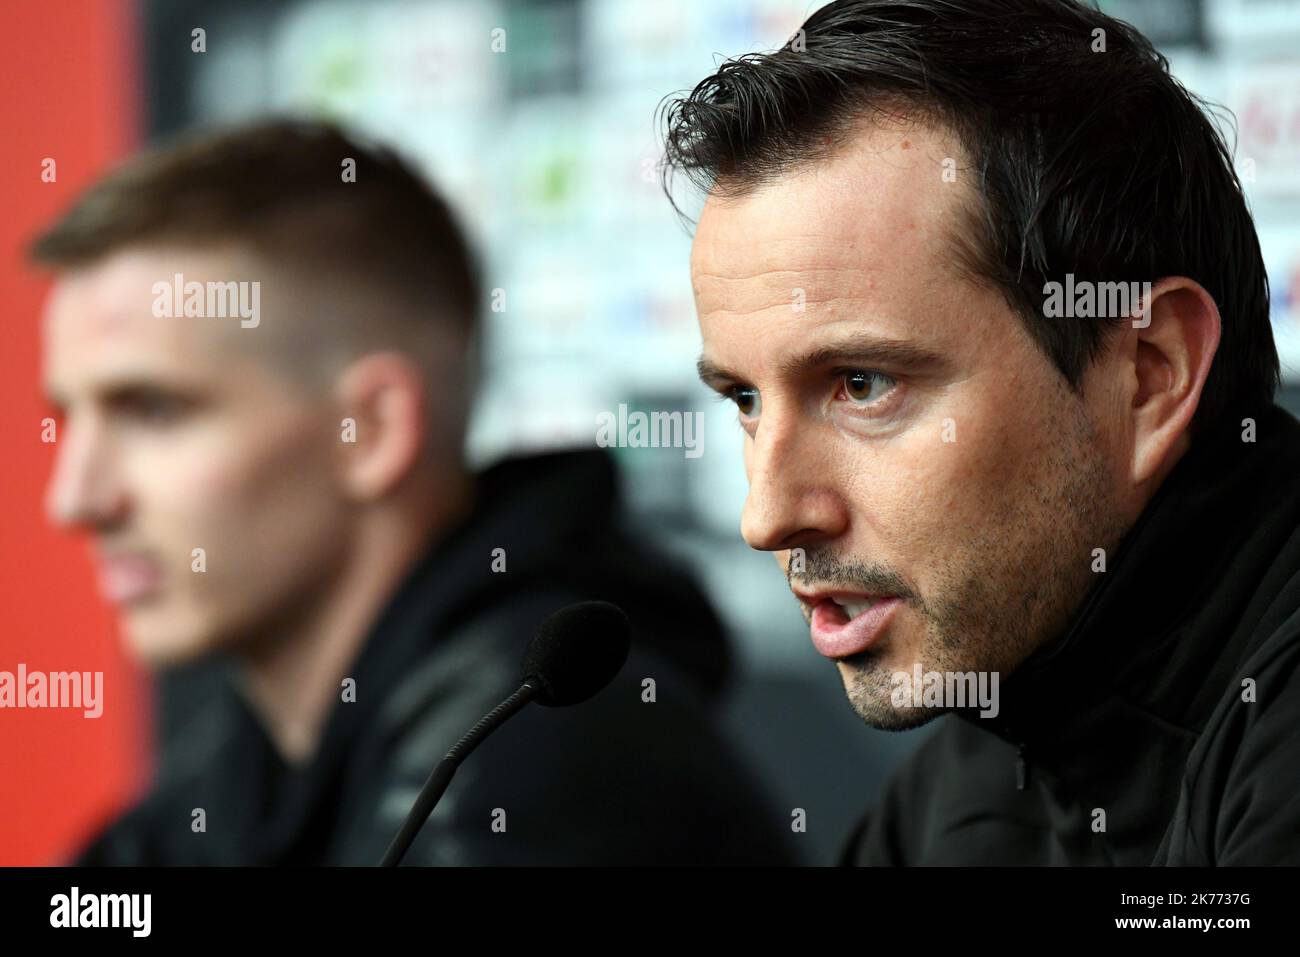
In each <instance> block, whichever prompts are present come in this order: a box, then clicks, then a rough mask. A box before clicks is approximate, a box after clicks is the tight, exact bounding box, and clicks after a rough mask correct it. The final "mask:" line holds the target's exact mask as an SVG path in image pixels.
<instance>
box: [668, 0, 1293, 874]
mask: <svg viewBox="0 0 1300 957" xmlns="http://www.w3.org/2000/svg"><path fill="white" fill-rule="evenodd" d="M665 115H666V120H667V124H666V125H667V169H668V172H669V174H670V175H669V186H670V188H671V185H672V177H671V174H672V173H673V172H678V173H684V174H686V176H687V178H688V179H689V180H690V181H692V182H693V183H695V184H696V185H697V186H699V187H701V188H702V189H703V190H705V191H706V192H707V197H706V201H705V204H704V207H703V211H702V213H701V215H700V217H699V219H698V222H697V224H696V231H695V237H694V246H693V251H692V260H691V271H692V280H693V284H694V290H695V296H696V304H697V308H698V314H699V320H700V327H701V331H702V336H703V355H702V357H701V360H700V363H699V369H700V374H701V377H702V378H703V380H704V382H705V383H706V384H708V385H709V386H710V387H712V388H713V389H715V390H716V391H717V392H719V393H720V394H722V395H724V396H726V397H728V398H730V399H732V400H733V401H734V403H735V405H736V407H737V411H738V416H739V421H740V425H741V427H742V428H743V429H744V432H745V438H744V459H745V467H746V470H747V474H748V477H749V496H748V499H747V501H746V503H745V508H744V512H743V518H742V523H741V533H742V535H743V536H744V538H745V540H746V541H747V542H748V543H749V544H750V545H751V546H752V547H753V548H756V549H763V550H768V551H772V552H774V553H775V554H776V556H777V559H778V561H779V562H780V563H781V566H782V568H783V569H784V571H785V573H786V575H787V578H788V581H789V586H790V589H791V591H792V592H793V595H794V597H795V598H796V599H797V600H798V601H799V603H800V605H801V606H802V609H803V612H804V614H805V616H806V617H807V619H808V620H809V625H810V636H811V640H812V644H813V646H814V647H815V648H816V649H817V651H819V652H820V653H821V654H823V655H825V656H826V657H827V658H829V659H831V660H832V661H833V662H834V663H835V667H836V668H837V669H838V671H839V673H840V676H841V677H842V678H843V682H844V689H845V692H846V694H847V695H848V699H849V702H850V704H851V705H852V707H853V708H854V710H855V711H856V712H857V713H858V714H859V715H861V717H862V718H863V720H865V721H866V722H868V723H869V724H871V725H873V726H874V727H877V728H884V729H904V728H911V727H916V726H919V725H922V724H924V723H926V722H929V721H931V720H933V719H935V718H937V717H939V716H940V715H946V716H945V717H943V719H942V722H941V724H940V726H939V727H938V728H936V729H935V730H934V732H933V733H932V734H931V735H930V736H929V737H928V738H927V739H926V740H925V742H924V743H923V745H922V746H921V747H920V748H919V749H918V750H917V751H916V752H915V753H914V754H913V755H912V756H911V757H910V759H909V760H908V761H907V762H906V763H905V764H904V766H903V767H902V768H901V769H900V770H899V771H898V772H897V774H896V775H895V777H894V778H893V780H892V781H891V783H890V784H889V785H888V787H887V789H886V793H885V795H884V798H883V801H882V802H881V804H880V806H879V807H878V808H877V809H875V810H874V812H873V813H871V814H869V815H868V816H866V817H865V818H864V819H863V821H862V823H861V825H860V826H859V827H858V828H857V829H856V832H855V833H854V835H853V836H852V840H851V841H850V842H849V844H848V846H847V847H846V848H845V855H844V861H845V862H849V863H857V864H988V863H1009V864H1152V863H1155V864H1197V865H1206V864H1212V865H1235V864H1275V863H1292V864H1294V863H1300V801H1298V800H1297V799H1296V795H1297V794H1300V737H1297V735H1296V733H1295V729H1296V728H1297V727H1300V671H1298V670H1297V662H1298V661H1300V614H1297V609H1298V608H1300V575H1298V574H1297V572H1300V535H1298V534H1297V522H1298V520H1300V482H1298V481H1297V474H1298V473H1300V424H1297V422H1296V421H1295V420H1294V419H1293V418H1292V417H1291V416H1290V415H1288V414H1286V413H1285V412H1283V411H1282V410H1281V409H1279V408H1278V407H1276V406H1274V405H1273V402H1272V396H1273V392H1274V390H1275V388H1276V385H1277V380H1278V358H1277V353H1276V350H1275V348H1274V343H1273V338H1272V333H1271V328H1270V325H1269V299H1268V287H1267V279H1266V276H1265V272H1264V267H1263V263H1262V261H1261V257H1260V249H1259V243H1258V240H1257V238H1256V234H1255V230H1254V226H1253V223H1252V221H1251V217H1250V214H1249V212H1248V211H1247V207H1246V203H1245V201H1244V199H1243V196H1242V192H1241V188H1240V186H1239V183H1238V181H1237V178H1236V175H1235V173H1234V171H1233V167H1232V157H1231V153H1230V151H1229V150H1228V148H1227V147H1226V145H1225V143H1224V141H1223V139H1222V138H1221V136H1220V134H1219V133H1218V132H1217V131H1216V129H1215V127H1214V126H1213V125H1212V124H1211V122H1210V121H1209V120H1208V119H1207V117H1206V114H1205V113H1204V112H1203V110H1202V108H1201V107H1200V105H1199V104H1198V103H1197V101H1195V100H1194V99H1193V98H1192V97H1191V96H1190V95H1189V94H1188V93H1187V92H1186V91H1185V90H1184V89H1183V87H1182V86H1180V85H1179V84H1178V82H1177V81H1176V80H1174V79H1173V78H1172V77H1171V76H1170V75H1169V72H1168V65H1167V63H1166V62H1165V60H1164V58H1163V57H1161V56H1160V55H1159V54H1158V53H1157V52H1156V51H1155V50H1154V49H1153V48H1152V47H1151V45H1150V43H1149V42H1148V41H1147V40H1146V39H1145V38H1143V37H1142V36H1141V35H1140V34H1138V33H1137V32H1136V31H1134V30H1133V29H1132V28H1131V27H1129V26H1128V25H1126V24H1123V23H1120V22H1118V21H1116V20H1113V19H1111V18H1109V17H1106V16H1104V15H1102V14H1100V13H1098V12H1097V11H1095V10H1092V9H1089V8H1087V7H1085V6H1083V5H1081V4H1078V3H1074V2H1070V0H898V2H884V0H879V2H877V0H840V2H836V3H832V4H830V5H828V6H826V7H824V8H822V9H821V10H819V11H817V12H816V13H815V14H813V15H812V16H811V17H810V18H809V19H808V21H807V22H806V23H805V24H804V25H803V28H802V29H801V30H800V31H798V32H797V33H796V34H795V36H794V37H793V38H792V39H791V41H790V42H789V43H788V44H786V45H785V46H784V47H783V48H781V49H779V50H777V51H775V52H772V53H769V54H764V55H750V56H745V57H741V58H739V59H736V60H732V61H729V62H727V63H724V64H723V65H722V66H721V67H720V68H719V69H718V71H717V72H716V73H715V74H714V75H712V76H710V77H708V78H707V79H705V80H704V81H702V82H701V83H700V84H699V85H698V86H697V87H696V88H695V89H694V90H693V91H692V92H691V93H690V94H689V95H687V96H685V97H683V98H680V99H677V100H674V101H672V102H671V103H670V104H668V108H667V111H666V114H665ZM918 684H919V685H921V686H922V687H919V688H918V687H917V685H918ZM981 691H982V692H987V693H989V694H988V695H985V694H982V693H978V692H981ZM993 696H995V697H996V701H992V700H975V699H986V698H991V697H993Z"/></svg>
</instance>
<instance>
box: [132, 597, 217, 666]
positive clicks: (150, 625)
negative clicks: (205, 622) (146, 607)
mask: <svg viewBox="0 0 1300 957" xmlns="http://www.w3.org/2000/svg"><path fill="white" fill-rule="evenodd" d="M118 622H119V626H120V628H121V633H122V638H123V640H124V642H125V645H126V648H127V651H128V652H129V653H130V654H131V656H132V657H133V658H135V660H136V661H137V662H139V663H140V664H142V665H144V666H146V667H149V668H168V667H175V666H178V665H186V664H190V663H192V662H194V661H196V660H198V659H199V658H202V657H204V656H205V655H207V654H209V653H210V652H211V651H212V650H213V649H212V642H211V640H210V639H209V638H208V637H207V636H206V634H204V633H203V632H202V631H200V630H198V629H195V628H194V626H193V625H192V624H182V623H180V622H177V621H176V620H175V618H174V617H173V616H165V615H161V614H158V613H157V612H153V611H149V612H128V613H127V614H124V615H122V616H121V617H120V618H119V619H118Z"/></svg>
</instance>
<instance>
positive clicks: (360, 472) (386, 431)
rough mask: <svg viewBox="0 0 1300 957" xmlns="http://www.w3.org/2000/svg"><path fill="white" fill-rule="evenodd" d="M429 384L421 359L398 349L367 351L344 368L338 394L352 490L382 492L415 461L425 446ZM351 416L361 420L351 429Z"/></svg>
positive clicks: (370, 494) (346, 479) (345, 473)
mask: <svg viewBox="0 0 1300 957" xmlns="http://www.w3.org/2000/svg"><path fill="white" fill-rule="evenodd" d="M425 387H426V386H425V382H424V378H423V375H422V374H421V372H420V370H419V368H418V367H417V366H416V364H415V362H414V361H413V360H411V359H410V358H409V357H407V356H405V355H403V354H401V353H398V352H379V353H372V354H370V355H366V356H363V357H362V358H360V359H358V360H356V361H355V362H353V363H351V364H350V365H349V366H348V367H347V368H346V369H344V370H343V372H342V373H341V374H340V376H339V379H338V381H337V385H336V388H335V397H336V400H337V403H338V408H339V409H341V410H342V417H343V419H344V420H345V424H343V425H341V426H340V432H341V434H342V437H343V456H342V481H343V486H344V488H345V489H346V491H347V492H348V493H349V494H351V495H352V496H354V497H356V498H358V499H361V500H371V499H376V498H380V497H382V496H384V495H387V494H388V493H389V492H391V491H392V490H393V489H394V488H396V487H397V486H398V485H399V484H400V483H401V481H402V480H403V479H404V478H405V477H406V476H407V475H408V474H410V472H411V470H412V469H413V468H414V467H415V465H416V463H417V462H418V461H419V459H420V456H421V454H422V452H423V451H424V443H425V428H426V424H427V423H426V416H425V409H424V390H425ZM347 419H351V420H352V423H355V426H354V428H352V429H351V430H349V429H348V427H347V424H346V420H347Z"/></svg>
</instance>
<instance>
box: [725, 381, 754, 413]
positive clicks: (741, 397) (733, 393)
mask: <svg viewBox="0 0 1300 957" xmlns="http://www.w3.org/2000/svg"><path fill="white" fill-rule="evenodd" d="M727 398H728V399H730V400H731V401H732V402H734V403H736V409H737V411H739V412H740V415H741V417H742V418H746V419H748V418H751V417H753V416H755V415H757V414H758V390H757V389H751V388H750V387H748V386H733V387H732V388H731V389H730V390H729V391H728V392H727Z"/></svg>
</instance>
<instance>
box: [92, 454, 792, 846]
mask: <svg viewBox="0 0 1300 957" xmlns="http://www.w3.org/2000/svg"><path fill="white" fill-rule="evenodd" d="M618 512H619V509H618V494H617V483H616V479H615V472H614V468H613V464H612V462H611V461H610V460H609V459H608V457H607V456H605V455H604V453H600V452H594V451H593V452H573V453H555V454H550V455H544V456H534V457H525V458H517V459H513V460H508V461H506V462H503V463H501V464H499V465H497V466H495V467H493V468H492V469H489V470H488V471H487V472H485V473H484V474H483V475H481V476H480V479H479V504H478V506H477V507H476V510H475V513H474V515H473V516H472V517H471V518H470V519H469V520H468V521H467V522H465V523H463V524H462V525H461V526H460V527H459V528H458V529H457V530H456V531H455V532H454V533H452V534H450V535H448V536H445V537H444V538H443V540H442V541H441V542H440V543H439V545H438V546H437V547H436V548H435V549H433V550H432V551H431V553H430V554H429V555H428V556H427V557H426V558H425V559H424V560H423V561H422V562H421V563H420V565H419V567H417V568H416V569H414V570H413V571H412V573H411V575H410V577H409V578H408V580H407V581H406V583H405V584H404V585H403V586H402V588H401V589H400V590H399V592H398V593H397V595H396V597H395V598H394V599H393V601H392V602H391V603H390V604H389V606H388V608H387V610H386V611H385V613H384V614H383V616H382V618H381V619H380V621H379V622H378V623H377V625H376V626H375V628H374V630H373V631H372V633H371V635H370V637H369V639H368V641H367V643H366V645H365V648H364V650H363V652H362V654H361V658H360V660H359V661H358V662H357V664H356V666H355V668H354V669H353V671H352V673H351V677H354V678H355V679H356V701H355V702H354V703H345V702H342V701H340V703H339V704H337V705H335V707H334V712H333V714H332V715H331V717H330V719H329V722H328V725H327V727H326V729H325V732H324V737H323V739H322V744H321V746H320V748H319V750H318V752H317V753H316V754H315V756H314V757H313V759H312V760H311V762H310V764H309V765H308V766H306V767H305V768H302V769H300V770H294V769H290V768H289V767H286V766H285V765H284V764H283V763H282V762H281V760H280V759H279V757H278V755H277V753H276V752H275V751H274V749H273V748H272V746H271V744H270V742H269V740H268V738H267V737H266V735H265V733H264V732H263V730H262V728H261V726H260V725H259V723H258V722H257V720H255V719H254V717H253V714H252V713H251V711H250V710H249V709H248V708H247V707H246V706H245V704H244V703H243V699H242V697H241V696H240V695H239V694H238V693H237V692H236V691H235V689H234V684H233V682H230V681H223V682H220V683H219V684H218V686H217V690H216V691H215V693H213V694H212V695H211V700H208V701H205V702H204V703H203V704H202V706H198V707H195V708H194V709H193V712H192V715H191V717H190V719H189V720H188V721H187V722H186V726H185V727H183V728H180V729H178V730H177V731H176V732H175V733H172V734H169V735H167V739H168V740H169V741H170V742H172V744H173V748H172V749H171V750H169V752H168V753H167V754H164V755H163V757H162V759H161V760H160V762H159V769H160V770H159V779H158V780H157V781H156V782H155V785H154V788H153V790H152V791H151V793H150V794H149V795H148V796H147V797H146V799H145V800H144V802H143V803H142V804H140V805H138V806H137V807H136V808H135V809H134V810H132V811H131V812H129V813H128V814H127V815H126V816H125V817H123V818H122V819H120V820H119V821H117V822H116V823H115V824H113V825H112V826H111V827H110V828H109V829H108V830H107V831H106V832H105V833H103V834H102V835H101V836H100V837H99V838H98V839H97V840H96V841H94V842H93V843H92V844H91V846H90V847H89V848H87V849H86V851H85V852H84V854H83V855H82V856H81V858H80V859H79V861H78V863H83V864H258V865H275V864H350V865H368V864H376V863H378V861H379V860H380V858H381V857H382V856H383V853H384V850H385V849H386V847H387V846H388V843H389V841H390V840H391V839H392V837H393V835H394V834H395V833H396V832H397V830H398V828H399V827H400V826H401V824H402V821H403V820H404V819H405V817H406V814H407V812H408V811H409V810H410V808H411V805H412V803H413V801H414V799H415V796H416V794H417V792H418V791H419V789H420V787H421V785H422V784H423V783H424V781H425V779H426V778H427V777H428V774H429V772H430V771H431V770H432V768H433V767H434V765H435V764H436V763H437V762H438V761H439V760H441V758H442V756H443V754H445V753H446V751H447V749H448V748H449V747H450V746H451V745H452V744H454V743H455V742H456V741H457V739H458V738H459V737H460V736H461V735H462V734H463V733H464V732H465V731H467V730H468V729H469V728H470V727H471V726H472V725H473V724H474V723H475V722H476V721H478V719H479V718H480V717H482V716H483V714H485V713H486V712H487V711H489V710H490V709H491V708H493V707H494V706H495V705H497V704H498V703H499V702H500V701H501V699H502V698H504V697H505V696H506V695H508V694H509V693H510V692H512V691H513V690H515V688H516V687H518V684H519V665H520V659H521V656H522V653H523V651H524V648H525V646H526V645H527V643H528V642H529V640H530V639H531V638H532V637H533V635H535V634H536V632H537V627H538V625H539V624H540V623H541V622H542V621H543V620H544V619H545V618H546V617H547V616H549V615H550V614H551V613H552V612H554V611H555V610H557V609H559V608H560V607H562V606H564V605H566V604H568V603H570V602H573V601H578V600H582V599H588V598H601V599H605V600H608V601H613V602H615V603H616V604H619V605H620V606H622V607H623V609H624V610H625V611H626V612H627V614H628V616H629V618H630V619H631V621H632V626H633V639H632V640H633V651H632V654H631V656H630V658H629V660H628V663H627V665H626V667H625V668H624V669H623V671H622V673H621V675H620V676H619V678H618V679H616V681H615V683H614V684H612V685H611V686H609V687H607V688H605V689H604V690H603V691H601V692H600V693H599V694H598V695H597V696H596V697H595V698H592V699H591V700H589V701H587V702H585V703H583V704H580V705H577V706H575V707H570V708H557V709H548V708H543V707H540V706H530V707H529V708H527V709H526V710H525V711H524V712H523V713H522V714H519V715H517V716H515V717H514V718H512V719H511V720H510V721H509V722H507V723H506V724H505V725H504V726H503V727H501V728H500V729H498V730H497V731H496V732H495V733H494V734H493V735H492V736H491V737H490V738H488V739H487V740H486V742H485V743H484V744H483V745H482V746H481V747H480V748H479V749H478V750H477V751H476V752H475V753H474V755H473V756H472V757H471V758H470V759H468V760H467V761H466V762H465V763H464V764H463V765H462V766H461V768H460V770H459V772H458V773H457V775H456V778H455V779H454V780H453V781H452V784H451V787H450V788H449V790H448V791H447V793H446V794H445V795H444V797H443V799H442V801H441V803H440V804H439V805H438V807H437V808H436V809H435V811H434V813H433V816H432V817H431V818H430V820H429V822H428V823H427V824H426V825H425V827H424V829H423V831H422V832H421V835H420V837H419V838H418V839H417V841H416V843H415V845H414V846H413V847H412V848H411V850H410V852H409V853H408V854H407V857H406V859H405V861H404V863H406V864H473V865H480V864H662V863H680V864H693V863H700V864H720V863H790V862H791V857H790V854H789V851H788V845H787V843H786V841H787V838H786V835H787V834H788V825H787V823H786V822H787V821H788V817H787V816H785V815H782V814H774V813H770V812H769V810H768V808H767V807H766V805H765V802H764V800H763V795H762V791H761V788H759V787H758V785H757V784H756V782H755V780H754V779H753V778H752V777H751V776H750V775H749V774H748V773H747V772H746V770H745V769H744V768H742V767H741V766H740V764H739V763H738V761H737V760H736V758H735V757H734V756H733V755H732V754H731V753H730V752H729V749H728V747H727V746H726V745H725V744H724V742H723V741H722V740H721V739H720V737H719V734H718V732H717V730H716V728H715V726H714V722H713V714H712V712H713V710H714V707H715V705H716V702H717V700H718V697H719V695H720V694H721V692H722V691H723V688H724V679H725V676H726V672H727V670H728V665H729V661H728V651H727V645H726V642H725V639H724V635H723V629H722V626H721V624H720V623H719V621H718V620H717V618H716V616H715V615H714V613H713V611H712V610H711V608H710V606H709V605H708V603H707V602H706V601H705V599H704V598H703V596H702V595H701V593H700V592H699V591H698V590H697V589H696V587H695V586H694V585H693V584H692V583H691V582H690V581H689V580H688V579H687V578H685V577H684V576H683V575H682V574H681V573H680V572H679V571H677V570H675V569H674V568H673V567H672V566H671V565H670V564H669V563H667V562H665V560H664V559H663V557H662V556H660V555H658V554H656V553H654V552H651V551H649V550H647V549H646V548H645V547H643V546H642V545H641V544H640V543H639V542H638V541H637V540H636V539H635V538H634V537H633V536H632V535H631V534H629V533H628V532H627V531H626V530H624V529H623V528H622V527H621V526H620V524H619V519H618ZM495 549H503V550H504V552H495V551H494V550H495ZM502 555H503V556H504V561H505V571H504V572H501V571H493V569H492V566H493V559H494V556H502ZM498 567H500V566H499V565H498ZM646 678H652V679H654V683H655V697H656V699H657V700H656V701H655V702H654V703H646V702H644V701H643V700H642V699H643V684H642V682H643V680H644V679H646ZM196 808H202V809H203V811H204V812H205V815H206V831H205V832H202V833H195V832H194V830H193V829H192V827H191V823H192V821H193V820H194V810H195V809H196ZM498 808H499V809H501V811H503V812H504V824H505V830H504V832H501V833H498V832H496V831H494V829H493V822H494V820H496V821H501V820H502V818H501V815H500V813H498V812H496V809H498ZM498 826H499V825H498Z"/></svg>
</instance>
